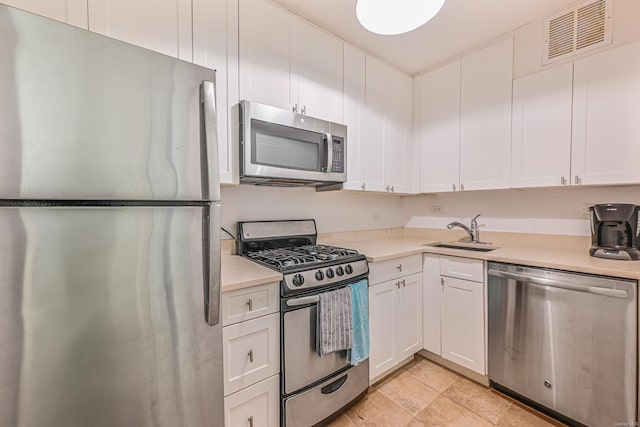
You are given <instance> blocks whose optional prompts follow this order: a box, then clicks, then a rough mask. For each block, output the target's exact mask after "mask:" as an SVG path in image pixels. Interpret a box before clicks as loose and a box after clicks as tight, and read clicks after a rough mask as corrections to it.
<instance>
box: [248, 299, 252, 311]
mask: <svg viewBox="0 0 640 427" xmlns="http://www.w3.org/2000/svg"><path fill="white" fill-rule="evenodd" d="M247 306H249V311H253V299H252V298H249V301H247Z"/></svg>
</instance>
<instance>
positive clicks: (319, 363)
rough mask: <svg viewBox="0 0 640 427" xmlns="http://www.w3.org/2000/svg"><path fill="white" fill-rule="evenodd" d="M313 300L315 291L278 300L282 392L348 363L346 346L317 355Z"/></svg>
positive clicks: (293, 389) (292, 390) (299, 387)
mask: <svg viewBox="0 0 640 427" xmlns="http://www.w3.org/2000/svg"><path fill="white" fill-rule="evenodd" d="M317 301H318V295H310V296H302V297H298V298H288V299H285V300H283V302H282V384H283V394H285V395H288V394H291V393H293V392H295V391H297V390H299V389H301V388H303V387H307V386H309V385H311V384H313V383H316V382H318V381H320V380H322V379H324V378H326V377H328V376H330V375H332V374H333V373H335V372H337V371H339V370H340V369H343V368H345V367H346V366H347V365H348V364H349V363H348V362H347V351H346V350H343V351H337V352H334V353H331V354H328V355H326V356H324V357H320V356H319V355H318V351H317V350H316V322H317V309H316V307H317ZM298 304H299V305H298Z"/></svg>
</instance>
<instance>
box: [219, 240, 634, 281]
mask: <svg viewBox="0 0 640 427" xmlns="http://www.w3.org/2000/svg"><path fill="white" fill-rule="evenodd" d="M438 242H439V241H438V240H433V239H429V238H424V237H393V238H385V239H373V240H362V241H356V242H343V243H341V244H340V245H339V246H342V247H345V248H350V249H355V250H357V251H358V252H360V253H363V254H365V255H366V256H367V260H368V261H369V262H380V261H386V260H389V259H394V258H398V257H402V256H408V255H415V254H422V253H432V254H437V255H449V256H459V257H464V258H474V259H482V260H486V261H498V262H506V263H511V264H521V265H529V266H534V267H545V268H554V269H558V270H567V271H576V272H581V273H590V274H600V275H604V276H612V277H621V278H627V279H635V280H640V261H617V260H608V259H602V258H594V257H592V256H589V253H588V251H587V249H584V250H582V249H580V250H578V249H558V248H539V247H526V246H511V245H502V246H501V245H495V246H496V247H497V249H495V250H493V251H490V252H476V251H470V250H464V249H448V248H437V247H433V246H429V245H431V244H435V243H438ZM281 279H282V274H280V273H278V272H277V271H274V270H271V269H270V268H267V267H263V266H261V265H260V264H257V263H255V262H253V261H249V260H247V259H245V258H242V257H240V256H237V255H223V256H222V292H228V291H232V290H236V289H242V288H248V287H251V286H257V285H262V284H265V283H271V282H278V281H280V280H281Z"/></svg>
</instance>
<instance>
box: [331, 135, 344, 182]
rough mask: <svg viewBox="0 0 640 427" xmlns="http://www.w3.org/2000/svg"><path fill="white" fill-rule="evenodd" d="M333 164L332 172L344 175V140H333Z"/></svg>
mask: <svg viewBox="0 0 640 427" xmlns="http://www.w3.org/2000/svg"><path fill="white" fill-rule="evenodd" d="M332 151H333V162H332V163H331V172H335V173H344V143H343V140H342V139H338V138H335V139H334V140H333V150H332Z"/></svg>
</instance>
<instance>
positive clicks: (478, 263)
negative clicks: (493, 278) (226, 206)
mask: <svg viewBox="0 0 640 427" xmlns="http://www.w3.org/2000/svg"><path fill="white" fill-rule="evenodd" d="M483 266H484V261H482V260H480V259H469V258H459V257H452V256H441V257H440V274H441V275H443V276H449V277H456V278H458V279H463V280H472V281H474V282H484V270H483Z"/></svg>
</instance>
